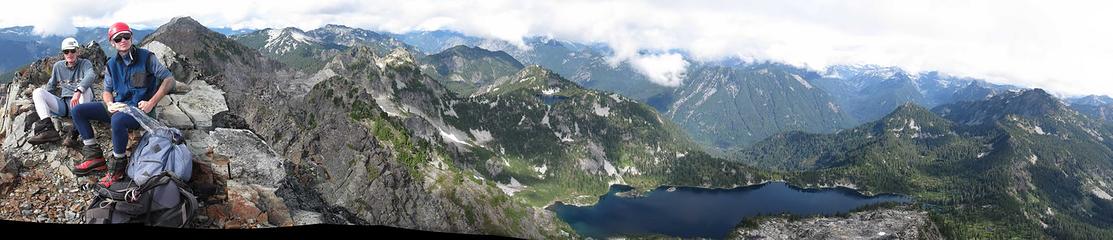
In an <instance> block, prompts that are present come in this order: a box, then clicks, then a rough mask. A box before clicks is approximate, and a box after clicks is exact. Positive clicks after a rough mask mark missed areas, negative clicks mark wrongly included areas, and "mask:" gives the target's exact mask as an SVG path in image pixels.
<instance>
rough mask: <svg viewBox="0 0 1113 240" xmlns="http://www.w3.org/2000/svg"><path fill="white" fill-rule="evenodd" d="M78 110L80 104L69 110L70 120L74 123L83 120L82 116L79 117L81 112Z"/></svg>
mask: <svg viewBox="0 0 1113 240" xmlns="http://www.w3.org/2000/svg"><path fill="white" fill-rule="evenodd" d="M80 109H81V104H78V105H77V106H73V107H72V108H70V118H73V120H74V121H77V119H84V116H82V115H81V110H80Z"/></svg>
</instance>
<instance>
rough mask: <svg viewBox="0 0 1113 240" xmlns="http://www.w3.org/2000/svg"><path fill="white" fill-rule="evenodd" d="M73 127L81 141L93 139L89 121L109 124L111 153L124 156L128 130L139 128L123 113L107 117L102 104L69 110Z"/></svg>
mask: <svg viewBox="0 0 1113 240" xmlns="http://www.w3.org/2000/svg"><path fill="white" fill-rule="evenodd" d="M70 116H73V125H74V126H75V127H76V128H77V132H78V133H79V134H81V140H86V139H93V137H94V136H93V125H91V124H90V122H89V121H101V122H109V124H110V125H111V126H112V153H116V154H121V155H122V154H124V151H126V150H127V148H128V130H131V129H137V128H139V127H140V126H139V122H137V121H135V118H133V117H131V116H130V115H128V114H126V113H123V112H116V113H115V114H112V116H108V109H107V108H105V106H104V103H102V102H91V103H83V104H79V105H77V106H76V107H74V108H73V109H71V110H70Z"/></svg>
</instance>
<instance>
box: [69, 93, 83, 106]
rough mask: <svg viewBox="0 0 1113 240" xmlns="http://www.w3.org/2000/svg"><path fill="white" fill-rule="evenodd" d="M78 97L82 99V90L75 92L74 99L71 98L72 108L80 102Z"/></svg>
mask: <svg viewBox="0 0 1113 240" xmlns="http://www.w3.org/2000/svg"><path fill="white" fill-rule="evenodd" d="M78 99H81V92H75V93H73V99H70V108H73V107H76V106H77V103H78V101H77V100H78Z"/></svg>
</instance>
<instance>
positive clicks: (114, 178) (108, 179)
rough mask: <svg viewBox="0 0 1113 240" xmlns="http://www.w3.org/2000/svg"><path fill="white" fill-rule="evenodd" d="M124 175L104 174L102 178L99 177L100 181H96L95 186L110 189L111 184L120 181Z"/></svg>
mask: <svg viewBox="0 0 1113 240" xmlns="http://www.w3.org/2000/svg"><path fill="white" fill-rule="evenodd" d="M124 175H125V174H124V173H122V172H121V173H112V172H110V173H108V174H105V175H104V177H101V178H100V181H97V184H100V185H101V186H104V187H105V188H108V187H112V184H116V182H119V181H120V180H122V179H123V178H124Z"/></svg>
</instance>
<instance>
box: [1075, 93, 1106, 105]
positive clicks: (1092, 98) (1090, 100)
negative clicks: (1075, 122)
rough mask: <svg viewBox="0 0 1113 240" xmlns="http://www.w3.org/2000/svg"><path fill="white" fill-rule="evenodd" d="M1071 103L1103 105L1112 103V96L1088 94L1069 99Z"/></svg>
mask: <svg viewBox="0 0 1113 240" xmlns="http://www.w3.org/2000/svg"><path fill="white" fill-rule="evenodd" d="M1070 103H1071V105H1090V106H1105V105H1111V104H1113V98H1111V97H1109V96H1106V95H1089V96H1085V97H1080V98H1074V99H1071V100H1070Z"/></svg>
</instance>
